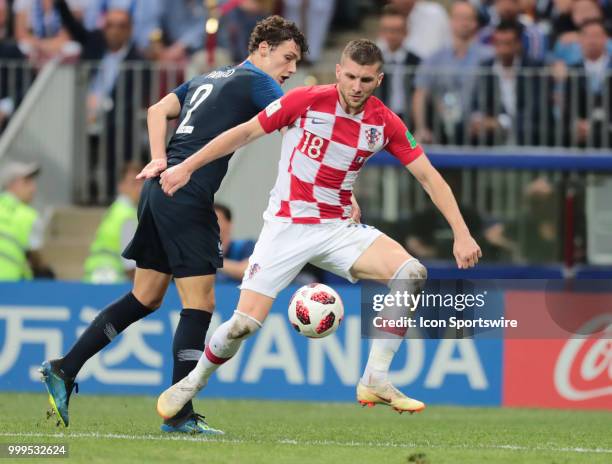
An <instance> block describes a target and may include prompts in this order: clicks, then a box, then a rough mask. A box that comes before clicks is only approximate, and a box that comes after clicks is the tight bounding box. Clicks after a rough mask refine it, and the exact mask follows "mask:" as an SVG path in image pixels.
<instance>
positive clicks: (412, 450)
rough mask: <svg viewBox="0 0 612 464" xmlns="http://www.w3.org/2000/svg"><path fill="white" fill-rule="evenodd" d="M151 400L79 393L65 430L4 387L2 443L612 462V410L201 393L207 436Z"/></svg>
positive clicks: (122, 450)
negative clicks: (189, 431) (393, 406)
mask: <svg viewBox="0 0 612 464" xmlns="http://www.w3.org/2000/svg"><path fill="white" fill-rule="evenodd" d="M155 400H156V399H155V398H154V397H146V396H91V395H73V397H72V401H71V417H70V419H71V426H70V427H69V428H68V429H64V428H59V427H56V426H55V422H54V421H53V420H47V419H46V416H45V411H46V410H47V409H48V404H47V398H46V395H43V394H42V393H41V394H17V393H15V394H13V393H3V394H0V412H1V417H2V420H1V421H0V424H1V425H0V443H4V444H6V443H19V444H28V443H47V444H48V443H67V444H68V446H69V458H68V459H67V461H66V462H72V463H76V462H84V463H88V464H89V463H113V464H116V463H122V462H130V463H140V462H146V463H149V462H190V463H191V462H193V463H195V462H199V463H206V464H208V463H211V464H212V463H224V464H225V463H248V464H251V463H264V464H271V463H350V464H356V463H381V464H382V463H385V464H391V463H418V464H442V463H487V464H490V463H512V464H516V463H549V464H553V463H554V464H563V463H612V413H610V412H591V411H552V410H528V409H498V408H465V407H442V406H431V407H429V408H427V409H426V410H425V411H424V412H422V413H420V414H414V415H409V414H403V415H399V414H397V413H395V412H393V411H392V410H390V409H389V408H386V407H384V406H376V407H374V408H361V407H360V406H359V405H357V404H347V403H311V402H304V403H300V402H281V401H246V400H240V401H234V400H232V401H230V400H198V401H197V403H196V409H197V411H198V412H201V413H204V414H205V415H206V416H207V419H208V420H209V421H210V423H211V425H213V426H215V427H218V428H222V429H224V430H225V431H226V434H225V435H224V436H223V437H221V438H203V437H201V436H185V435H176V434H175V435H168V434H163V433H161V432H160V431H159V425H160V419H159V418H158V417H157V415H156V413H155ZM2 461H3V462H8V461H7V460H5V459H2ZM42 461H47V460H46V459H36V460H29V459H20V460H19V461H16V462H22V463H23V462H42ZM62 461H63V460H62V459H54V460H53V462H62Z"/></svg>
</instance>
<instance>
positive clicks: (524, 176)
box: [6, 63, 612, 262]
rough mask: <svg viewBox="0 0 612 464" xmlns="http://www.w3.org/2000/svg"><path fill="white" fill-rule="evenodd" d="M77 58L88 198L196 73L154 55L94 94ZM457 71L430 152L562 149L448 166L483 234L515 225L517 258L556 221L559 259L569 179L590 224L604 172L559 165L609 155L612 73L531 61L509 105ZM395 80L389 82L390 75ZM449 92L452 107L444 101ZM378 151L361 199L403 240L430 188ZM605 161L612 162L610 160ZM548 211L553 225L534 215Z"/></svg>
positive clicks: (102, 191)
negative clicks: (592, 187) (560, 75)
mask: <svg viewBox="0 0 612 464" xmlns="http://www.w3.org/2000/svg"><path fill="white" fill-rule="evenodd" d="M76 67H77V68H76V71H77V72H76V85H75V86H74V88H75V92H76V94H75V95H76V100H75V101H76V114H77V117H76V118H74V119H75V120H76V121H77V126H80V127H75V128H74V133H75V134H76V141H75V142H74V143H75V145H76V150H75V152H76V153H77V154H78V156H77V158H76V159H75V173H76V175H75V178H76V184H77V185H76V187H75V196H74V199H75V202H76V203H80V204H105V203H109V202H110V201H112V199H113V197H114V194H115V184H116V182H117V181H118V180H119V173H120V172H121V169H122V167H123V166H124V164H125V163H126V162H127V161H130V160H139V161H142V162H143V163H145V162H147V161H148V160H149V156H150V155H149V151H148V140H147V130H146V109H147V107H148V106H150V105H151V104H152V103H154V102H156V101H158V100H159V99H160V98H161V97H163V96H164V95H166V94H167V93H168V92H170V91H171V90H172V89H173V88H175V87H177V86H178V85H180V84H181V83H182V82H184V81H185V80H186V77H185V74H184V71H183V70H182V69H180V68H168V67H163V68H162V67H160V66H158V65H155V64H152V63H129V64H123V65H122V66H121V68H120V70H119V71H118V73H117V74H116V79H115V83H114V85H113V87H112V91H111V92H110V93H109V94H108V95H106V96H104V97H102V98H98V99H97V101H95V102H94V101H92V98H91V95H92V93H93V89H94V87H95V86H94V82H95V80H96V76H97V75H98V72H99V70H100V65H99V63H80V64H77V65H76ZM405 71H406V74H405V76H404V82H405V87H404V90H405V97H404V98H405V99H406V101H405V103H406V104H405V105H404V107H405V108H406V113H405V114H404V118H405V120H406V122H407V126H408V127H409V128H410V129H411V130H414V124H413V121H414V115H413V114H412V112H413V103H412V98H413V96H414V78H415V72H417V70H416V69H414V68H412V69H409V68H406V69H405ZM453 72H454V73H455V74H454V75H451V74H447V75H445V74H444V71H443V70H437V77H436V76H432V77H430V78H428V79H430V81H427V80H426V82H427V85H428V87H429V93H428V99H427V102H428V103H427V104H426V105H425V117H424V121H426V122H427V127H428V128H429V129H430V132H431V135H432V137H433V140H432V142H433V143H431V144H428V145H427V151H428V153H435V154H445V153H446V154H448V153H449V152H453V151H457V146H461V149H462V150H463V153H472V154H473V153H476V152H478V151H479V150H480V151H481V152H482V155H483V159H484V158H486V157H487V156H489V155H491V156H492V155H493V154H499V153H500V152H503V151H504V150H506V151H508V150H511V153H510V154H508V155H506V156H507V157H508V158H510V159H512V158H513V157H515V158H517V159H518V158H523V157H526V155H527V153H529V154H537V153H551V152H552V153H556V154H559V158H557V159H556V160H555V161H551V162H550V163H549V164H546V163H545V164H539V165H537V166H535V167H534V166H531V165H528V164H526V165H525V166H523V167H517V166H513V165H512V163H510V164H509V165H497V166H496V165H493V166H490V165H487V163H480V164H479V163H472V164H462V163H463V160H464V158H463V155H462V153H458V154H457V157H456V159H457V160H460V161H459V162H457V163H455V164H452V165H443V166H442V168H443V169H442V171H443V174H444V176H445V178H446V179H447V180H448V181H449V183H450V184H451V187H453V190H454V191H455V194H456V196H457V198H458V201H459V203H461V205H463V206H464V207H465V206H468V207H469V209H470V210H472V211H473V212H474V215H475V216H477V217H478V220H479V221H480V223H481V224H482V227H481V229H482V231H483V234H484V233H486V231H487V228H488V225H492V224H496V223H501V224H503V225H504V226H505V230H506V238H509V239H510V240H509V241H510V242H514V249H512V246H510V248H509V249H507V250H506V251H507V252H508V253H509V255H510V259H513V260H515V261H516V260H519V261H521V260H523V261H528V262H533V259H532V258H531V256H530V254H531V251H530V250H529V246H531V247H533V243H531V242H533V241H532V240H531V239H532V238H533V237H534V236H538V235H541V233H542V231H544V234H545V235H546V234H549V235H550V230H548V231H546V230H544V229H547V228H548V229H550V227H552V228H553V229H554V231H553V234H552V235H553V236H552V237H548V238H547V239H546V240H548V242H549V244H548V245H549V251H550V253H548V255H546V253H544V254H542V256H541V257H540V258H538V259H537V260H536V261H541V262H545V261H559V260H561V259H562V258H564V254H565V253H566V251H564V248H563V243H562V242H563V241H564V240H565V239H564V238H563V237H562V235H563V234H564V230H565V229H564V227H565V225H564V221H565V220H566V215H565V203H564V201H565V196H566V194H567V190H568V185H569V184H568V182H569V181H568V179H570V178H571V179H572V186H573V187H572V188H573V189H574V190H575V191H577V192H578V193H577V203H578V210H579V211H578V213H579V214H578V215H577V216H576V218H577V221H578V223H579V224H578V227H577V228H578V229H580V228H582V229H584V228H585V227H586V225H585V220H584V214H585V213H584V211H585V200H584V198H585V193H584V192H585V191H586V189H587V186H588V185H589V184H588V179H589V178H590V177H589V176H590V173H594V172H599V171H598V169H597V168H584V169H580V170H579V171H580V172H579V173H573V172H572V171H573V170H572V167H571V166H569V167H566V168H563V169H559V166H558V164H559V161H560V160H561V159H565V160H567V159H574V160H576V159H578V158H576V157H575V158H571V157H567V158H562V156H563V154H562V152H563V151H564V150H565V149H567V148H568V147H569V148H571V151H572V153H574V154H575V153H579V154H580V153H582V154H583V155H584V156H587V154H588V153H591V152H597V153H599V154H600V156H603V157H605V156H606V154H609V151H606V149H607V148H609V144H611V143H612V140H611V137H610V136H609V134H608V131H609V130H610V111H609V108H610V102H609V98H610V96H611V92H610V90H611V89H610V87H611V86H612V76H610V75H608V76H607V77H606V78H605V79H603V81H602V82H603V86H602V92H601V95H599V96H598V97H597V98H595V97H594V94H592V93H590V91H589V88H590V84H589V80H588V79H587V78H586V76H584V75H583V74H580V73H577V72H570V73H568V76H567V77H566V78H565V79H564V80H555V79H553V77H552V75H551V74H550V72H549V70H548V69H545V68H542V69H528V70H523V71H521V72H520V73H519V75H518V77H517V81H516V82H517V83H519V82H520V83H522V84H521V85H517V86H516V94H515V98H516V105H515V106H514V108H512V105H511V104H510V106H511V108H510V110H509V111H505V110H504V108H505V107H504V105H506V106H508V104H509V95H511V93H508V92H505V91H503V90H502V87H501V85H500V83H499V79H498V78H497V77H496V74H492V73H491V72H485V71H484V70H476V71H474V73H473V76H472V74H467V75H466V71H465V70H464V71H462V73H463V74H462V75H461V76H458V75H457V72H456V71H453ZM314 74H316V76H317V77H318V82H319V83H329V82H334V81H335V76H334V75H333V74H332V73H331V72H329V70H324V71H323V72H314ZM453 77H456V78H459V77H461V78H462V79H467V78H470V79H473V81H472V89H471V90H469V92H466V95H468V94H469V95H470V96H469V97H465V98H464V97H461V99H458V98H449V96H448V94H447V93H444V92H443V91H442V90H440V89H443V88H444V86H443V85H439V86H437V84H436V85H434V81H435V80H436V79H438V80H440V79H442V80H443V79H444V78H448V79H451V78H453ZM11 79H12V81H11V82H13V81H16V78H15V77H13V78H11ZM385 79H387V80H388V81H390V79H391V76H390V73H388V74H387V75H386V76H385ZM9 80H10V79H9ZM9 80H7V81H6V82H7V83H8V82H9ZM467 80H469V79H467ZM14 86H16V84H14ZM9 87H10V85H9ZM459 87H460V86H459V84H457V85H455V89H456V88H459ZM508 88H510V89H511V88H512V87H511V86H510V87H508ZM451 89H452V86H451ZM382 90H384V89H382ZM506 90H507V89H506ZM381 96H382V97H383V98H384V97H385V95H381ZM387 98H388V95H387ZM458 101H459V102H462V101H469V104H467V103H466V107H465V108H464V109H462V110H460V111H457V108H455V109H453V108H451V106H452V105H451V104H452V103H453V102H454V103H457V102H458ZM440 102H442V103H444V105H445V106H444V107H442V106H440V105H441V103H440ZM94 103H95V104H94ZM33 111H35V109H34V110H33ZM458 115H459V116H458ZM71 121H72V120H71ZM474 121H480V123H478V122H474ZM483 121H484V122H483ZM585 121H586V122H585ZM452 122H454V123H458V124H459V129H458V130H454V131H453V130H450V129H452V128H453V124H451V123H452ZM67 123H68V122H67ZM71 123H72V122H71ZM477 129H479V130H477ZM512 147H514V149H512ZM525 147H531V148H529V149H527V148H525ZM533 147H537V148H533ZM579 156H582V155H579ZM378 158H379V156H377V157H375V158H374V160H372V161H371V162H369V163H368V165H367V167H366V168H365V169H364V170H363V172H362V174H361V176H360V181H359V185H358V190H357V193H358V198H359V201H360V203H361V205H362V206H363V209H364V213H365V215H366V218H367V219H368V220H369V221H370V222H373V223H375V224H380V225H381V227H383V228H384V227H388V228H387V229H385V231H387V232H388V233H389V234H390V235H392V236H395V237H396V238H398V239H402V240H403V238H404V237H401V236H400V235H401V234H402V233H403V232H402V230H400V229H401V228H402V227H403V226H404V225H405V224H407V223H409V222H414V219H415V217H418V216H417V215H418V214H425V213H427V212H428V211H429V210H430V209H431V206H432V205H431V202H430V200H429V198H428V197H427V195H426V193H425V192H424V191H423V189H422V188H421V186H420V185H418V183H417V182H416V181H415V180H414V179H413V178H412V177H411V176H408V175H405V173H404V172H403V168H402V167H400V166H397V165H389V164H384V163H383V164H379V165H377V164H376V163H375V160H376V159H378ZM434 161H435V160H434ZM434 164H436V163H435V162H434ZM484 166H486V168H485V167H484ZM604 171H605V172H607V173H609V172H612V168H609V169H608V168H606V169H604ZM591 177H592V176H591ZM535 181H539V182H540V184H541V185H540V187H542V185H544V184H546V185H548V186H549V187H547V188H548V190H547V191H546V192H544V193H545V194H544V195H543V196H544V197H546V201H539V202H538V204H534V203H533V198H534V196H533V195H531V196H530V195H529V192H530V191H534V192H536V193H537V188H535V187H533V185H534V182H535ZM576 186H578V187H576ZM248 188H249V186H248V185H245V186H244V189H245V190H247V189H248ZM534 189H535V190H534ZM540 193H542V192H540ZM536 196H537V195H536ZM263 208H264V205H263V204H262V205H261V209H263ZM581 211H582V212H581ZM544 213H545V217H546V224H543V223H542V222H538V221H537V220H536V221H534V220H533V219H534V218H536V219H537V217H538V215H540V216H542V215H544ZM580 214H582V216H580ZM394 228H395V229H397V233H396V234H394V231H393V229H394ZM538 228H540V229H542V230H539V229H538ZM436 233H437V232H436ZM586 235H587V234H583V236H585V237H586ZM439 238H440V240H442V241H443V242H444V241H445V240H448V237H439ZM545 238H546V237H545ZM546 240H544V241H546ZM521 243H523V244H529V246H527V245H525V246H523V245H521ZM535 243H537V241H535ZM448 257H449V256H447V255H445V256H444V258H448Z"/></svg>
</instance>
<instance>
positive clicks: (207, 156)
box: [160, 116, 266, 196]
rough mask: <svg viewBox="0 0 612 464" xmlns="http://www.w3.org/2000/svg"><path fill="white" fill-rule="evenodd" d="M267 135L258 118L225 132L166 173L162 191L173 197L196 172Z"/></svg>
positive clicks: (163, 174) (163, 177)
mask: <svg viewBox="0 0 612 464" xmlns="http://www.w3.org/2000/svg"><path fill="white" fill-rule="evenodd" d="M265 134H266V132H265V131H264V129H263V127H262V125H261V123H260V122H259V119H258V118H257V116H255V117H254V118H252V119H251V120H250V121H247V122H245V123H243V124H240V125H239V126H236V127H234V128H233V129H230V130H228V131H225V132H223V133H222V134H221V135H219V136H218V137H216V138H214V139H213V140H212V141H211V142H209V143H208V144H207V145H205V146H204V147H203V148H201V149H200V150H198V151H197V152H196V153H195V154H194V155H192V156H190V157H189V158H187V159H186V160H185V161H183V162H182V163H180V164H177V165H176V166H173V167H172V168H170V169H168V170H166V171H164V172H163V173H162V175H161V180H160V184H161V186H162V190H163V191H164V192H165V193H166V194H167V195H170V196H172V195H173V194H174V192H176V191H177V190H178V189H180V188H181V187H184V186H185V185H186V184H187V182H189V179H190V178H191V174H192V173H193V172H194V171H196V170H197V169H199V168H201V167H202V166H204V165H206V164H208V163H211V162H213V161H215V160H216V159H219V158H223V157H224V156H227V155H229V154H230V153H233V152H235V151H236V150H238V149H239V148H240V147H243V146H244V145H247V144H249V143H250V142H252V141H253V140H257V139H258V138H259V137H261V136H262V135H265Z"/></svg>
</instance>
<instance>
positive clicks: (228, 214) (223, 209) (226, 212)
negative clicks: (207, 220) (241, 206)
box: [213, 203, 232, 222]
mask: <svg viewBox="0 0 612 464" xmlns="http://www.w3.org/2000/svg"><path fill="white" fill-rule="evenodd" d="M213 208H214V209H215V211H219V212H220V213H221V214H222V215H223V217H224V218H225V219H227V220H228V221H229V222H232V210H231V209H229V207H228V206H225V205H224V204H223V203H215V204H214V205H213Z"/></svg>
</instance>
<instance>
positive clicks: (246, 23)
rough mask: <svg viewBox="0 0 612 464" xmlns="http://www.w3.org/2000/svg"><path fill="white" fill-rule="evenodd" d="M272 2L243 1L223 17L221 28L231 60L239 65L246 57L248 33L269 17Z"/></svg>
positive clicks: (259, 0)
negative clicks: (223, 31) (225, 37)
mask: <svg viewBox="0 0 612 464" xmlns="http://www.w3.org/2000/svg"><path fill="white" fill-rule="evenodd" d="M273 3H274V2H271V1H266V0H243V1H242V2H241V3H239V4H238V5H237V6H236V8H233V9H231V10H230V11H229V12H228V13H227V15H225V16H224V17H223V22H222V28H224V29H225V35H226V36H227V39H226V42H227V45H228V48H229V53H230V56H231V59H232V61H233V62H234V63H239V62H242V61H243V60H244V57H245V56H247V55H248V47H249V36H250V32H249V31H252V30H253V28H254V27H255V24H257V22H258V21H260V20H262V19H264V18H265V17H267V16H270V15H271V14H272V13H273V11H274V5H273Z"/></svg>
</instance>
